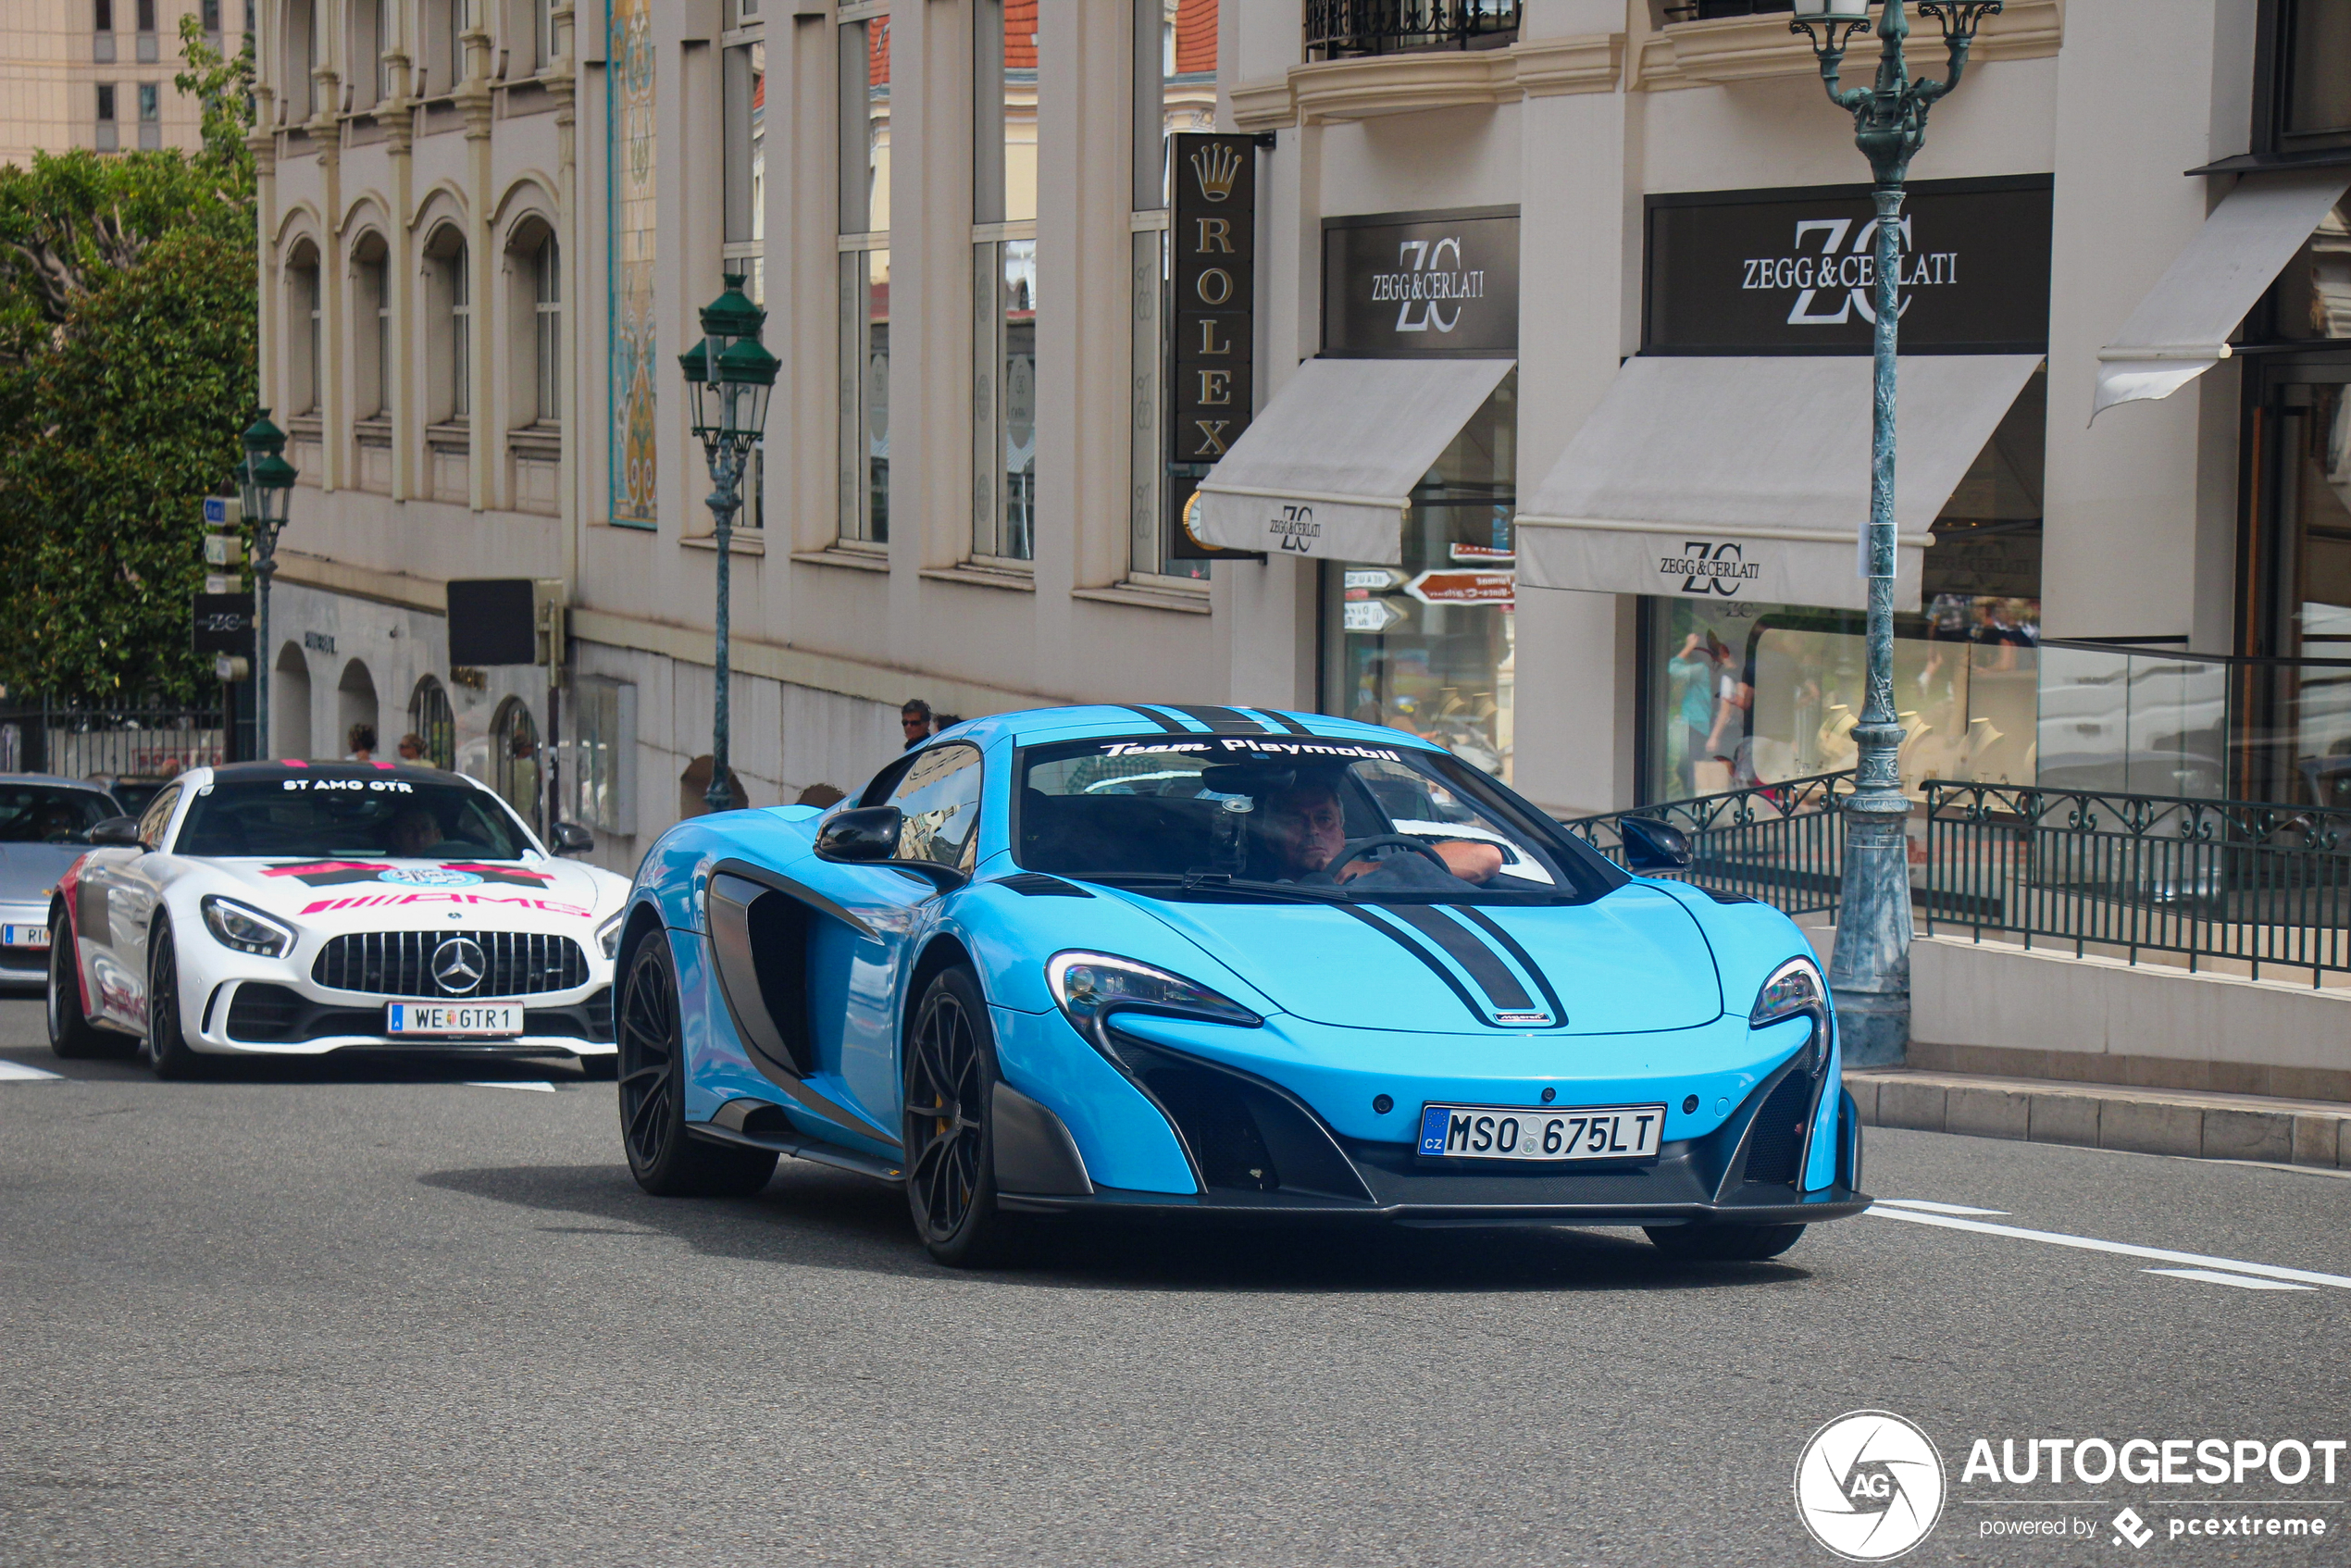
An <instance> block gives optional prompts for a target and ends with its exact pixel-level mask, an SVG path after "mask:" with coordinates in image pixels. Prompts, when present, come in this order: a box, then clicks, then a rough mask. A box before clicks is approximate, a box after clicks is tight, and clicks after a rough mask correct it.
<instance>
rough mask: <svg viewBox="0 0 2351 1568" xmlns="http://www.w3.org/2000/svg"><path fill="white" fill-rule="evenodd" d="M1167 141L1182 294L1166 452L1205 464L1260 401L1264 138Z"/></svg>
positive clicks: (1193, 136)
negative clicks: (1260, 160) (1256, 341)
mask: <svg viewBox="0 0 2351 1568" xmlns="http://www.w3.org/2000/svg"><path fill="white" fill-rule="evenodd" d="M1168 141H1169V143H1170V146H1169V153H1168V156H1169V158H1170V159H1171V160H1172V163H1171V168H1170V170H1169V172H1170V174H1171V175H1172V177H1173V180H1172V182H1173V184H1174V186H1175V201H1174V203H1173V210H1172V211H1171V212H1170V214H1169V215H1168V216H1169V227H1168V243H1169V246H1170V250H1171V255H1172V266H1173V271H1174V277H1173V282H1174V287H1175V295H1176V298H1175V307H1174V310H1173V311H1172V313H1171V315H1172V317H1173V320H1172V326H1173V331H1174V348H1175V353H1174V355H1172V356H1171V361H1172V363H1173V365H1174V367H1175V386H1174V388H1173V396H1172V397H1171V398H1170V399H1169V403H1168V420H1167V431H1168V453H1167V459H1168V461H1169V462H1170V463H1173V464H1198V465H1206V464H1211V463H1214V462H1215V461H1216V460H1217V459H1218V458H1220V457H1222V456H1224V455H1225V451H1226V449H1227V448H1229V447H1230V446H1231V445H1232V444H1233V442H1235V441H1236V440H1238V438H1239V436H1240V433H1241V432H1242V431H1243V430H1245V429H1248V428H1249V416H1250V405H1251V404H1252V402H1253V401H1254V399H1253V396H1252V394H1253V392H1254V391H1255V378H1254V375H1253V373H1252V372H1253V369H1254V356H1253V355H1251V353H1250V341H1251V339H1252V338H1253V337H1254V335H1255V334H1254V332H1253V330H1252V323H1253V321H1254V319H1255V312H1256V308H1257V144H1256V138H1254V137H1251V136H1227V135H1204V134H1199V133H1195V132H1190V131H1185V132H1179V133H1178V134H1176V135H1175V136H1172V137H1170V138H1168ZM1189 471H1193V472H1197V471H1199V470H1198V469H1192V470H1189Z"/></svg>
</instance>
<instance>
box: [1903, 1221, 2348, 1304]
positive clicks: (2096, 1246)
mask: <svg viewBox="0 0 2351 1568" xmlns="http://www.w3.org/2000/svg"><path fill="white" fill-rule="evenodd" d="M1866 1212H1867V1213H1872V1214H1875V1215H1877V1216H1878V1217H1879V1218H1880V1219H1888V1220H1907V1221H1909V1223H1910V1224H1912V1225H1934V1226H1943V1227H1944V1228H1945V1229H1947V1230H1972V1231H1975V1232H1978V1233H1979V1234H1981V1235H1984V1236H2006V1237H2009V1238H2013V1239H2015V1240H2018V1241H2044V1242H2046V1243H2048V1244H2049V1245H2050V1246H2052V1247H2079V1248H2081V1249H2082V1250H2083V1251H2086V1252H2113V1253H2117V1254H2119V1255H2121V1256H2122V1257H2126V1258H2148V1259H2152V1260H2153V1261H2154V1262H2156V1263H2183V1264H2185V1265H2187V1266H2188V1267H2190V1268H2215V1269H2227V1270H2230V1271H2231V1272H2233V1273H2235V1274H2253V1275H2259V1276H2262V1277H2263V1278H2265V1279H2291V1280H2295V1281H2298V1282H2300V1283H2301V1284H2304V1285H2332V1286H2334V1287H2336V1288H2339V1289H2344V1290H2351V1278H2345V1276H2342V1275H2339V1274H2318V1273H2314V1272H2313V1271H2311V1270H2309V1269H2299V1268H2280V1267H2278V1266H2277V1265H2275V1264H2273V1263H2239V1262H2238V1261H2237V1260H2236V1259H2234V1258H2215V1257H2211V1256H2208V1255H2207V1254H2205V1253H2203V1252H2174V1251H2171V1249H2170V1248H2168V1247H2134V1246H2133V1245H2131V1244H2130V1243H2129V1242H2127V1241H2101V1240H2099V1239H2098V1238H2096V1237H2093V1236H2068V1235H2066V1234H2064V1233H2063V1232H2062V1231H2055V1230H2026V1229H2024V1228H2022V1227H2021V1226H2013V1225H1986V1224H1984V1222H1983V1221H1982V1220H1963V1219H1957V1218H1954V1217H1952V1216H1950V1215H1947V1214H1920V1213H1911V1212H1910V1211H1909V1210H1908V1209H1885V1208H1880V1207H1878V1206H1877V1205H1876V1204H1874V1203H1872V1205H1871V1206H1870V1207H1869V1209H1868V1210H1867V1211H1866Z"/></svg>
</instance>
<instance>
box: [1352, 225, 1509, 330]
mask: <svg viewBox="0 0 2351 1568" xmlns="http://www.w3.org/2000/svg"><path fill="white" fill-rule="evenodd" d="M1396 265H1397V266H1398V267H1399V268H1402V269H1403V270H1401V271H1397V272H1375V273H1373V274H1372V303H1373V304H1374V305H1385V304H1387V302H1388V301H1390V300H1393V301H1395V302H1396V330H1398V331H1399V332H1425V331H1428V330H1430V329H1432V328H1434V329H1435V330H1437V331H1440V332H1449V331H1451V330H1453V329H1454V328H1456V327H1458V326H1460V325H1461V324H1462V301H1464V300H1477V299H1484V298H1485V297H1486V269H1485V268H1482V267H1481V268H1470V269H1469V270H1467V271H1463V270H1462V242H1461V237H1460V236H1459V235H1454V234H1449V235H1447V236H1446V237H1445V238H1444V239H1442V240H1437V241H1435V242H1433V243H1432V242H1430V241H1427V240H1403V241H1399V243H1398V244H1397V246H1396ZM1415 306H1417V307H1418V308H1419V310H1420V315H1419V317H1417V318H1416V317H1414V316H1413V315H1412V311H1413V308H1414V307H1415Z"/></svg>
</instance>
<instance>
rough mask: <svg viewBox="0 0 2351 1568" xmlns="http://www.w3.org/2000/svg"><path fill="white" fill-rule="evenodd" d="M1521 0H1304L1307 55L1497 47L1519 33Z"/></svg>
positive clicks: (1327, 56) (1325, 57) (1321, 57)
mask: <svg viewBox="0 0 2351 1568" xmlns="http://www.w3.org/2000/svg"><path fill="white" fill-rule="evenodd" d="M1522 4H1523V0H1306V51H1307V56H1308V57H1309V58H1310V59H1317V60H1339V59H1347V58H1350V57H1351V56H1359V55H1400V54H1411V53H1416V52H1421V51H1425V50H1431V49H1487V48H1499V47H1500V46H1502V45H1504V44H1509V43H1510V42H1511V40H1512V39H1514V38H1516V37H1517V36H1518V24H1519V13H1520V10H1521V8H1522Z"/></svg>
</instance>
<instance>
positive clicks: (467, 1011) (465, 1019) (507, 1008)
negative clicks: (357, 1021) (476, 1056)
mask: <svg viewBox="0 0 2351 1568" xmlns="http://www.w3.org/2000/svg"><path fill="white" fill-rule="evenodd" d="M385 1012H386V1017H385V1020H384V1033H386V1034H390V1035H518V1034H520V1033H522V1004H521V1003H520V1002H387V1003H386V1004H385Z"/></svg>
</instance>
